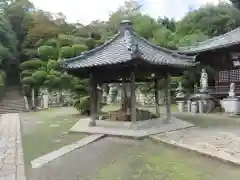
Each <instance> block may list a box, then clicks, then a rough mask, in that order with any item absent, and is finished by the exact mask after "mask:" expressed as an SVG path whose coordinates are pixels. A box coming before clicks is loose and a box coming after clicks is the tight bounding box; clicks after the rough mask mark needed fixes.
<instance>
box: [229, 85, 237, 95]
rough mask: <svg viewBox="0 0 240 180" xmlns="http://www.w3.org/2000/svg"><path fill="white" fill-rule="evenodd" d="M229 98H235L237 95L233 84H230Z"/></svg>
mask: <svg viewBox="0 0 240 180" xmlns="http://www.w3.org/2000/svg"><path fill="white" fill-rule="evenodd" d="M228 96H229V97H235V96H236V93H235V83H231V84H230V90H229V92H228Z"/></svg>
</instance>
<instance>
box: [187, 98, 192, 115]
mask: <svg viewBox="0 0 240 180" xmlns="http://www.w3.org/2000/svg"><path fill="white" fill-rule="evenodd" d="M187 108H188V112H189V113H190V112H191V100H188V101H187Z"/></svg>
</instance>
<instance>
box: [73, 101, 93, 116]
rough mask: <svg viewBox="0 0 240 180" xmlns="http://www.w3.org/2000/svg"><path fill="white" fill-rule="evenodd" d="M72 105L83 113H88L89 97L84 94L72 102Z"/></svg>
mask: <svg viewBox="0 0 240 180" xmlns="http://www.w3.org/2000/svg"><path fill="white" fill-rule="evenodd" d="M74 107H75V108H76V109H77V110H78V111H79V112H80V113H81V114H83V115H90V97H89V96H85V97H82V98H80V99H78V100H77V101H75V103H74Z"/></svg>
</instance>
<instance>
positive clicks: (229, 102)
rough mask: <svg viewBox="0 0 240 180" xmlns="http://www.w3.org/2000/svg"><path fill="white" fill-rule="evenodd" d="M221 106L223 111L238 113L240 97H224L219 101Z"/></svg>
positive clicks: (239, 111) (239, 110) (239, 112)
mask: <svg viewBox="0 0 240 180" xmlns="http://www.w3.org/2000/svg"><path fill="white" fill-rule="evenodd" d="M221 106H222V108H223V109H224V111H225V112H227V113H231V114H232V115H239V114H240V98H239V97H235V98H230V97H229V98H225V99H223V100H222V101H221Z"/></svg>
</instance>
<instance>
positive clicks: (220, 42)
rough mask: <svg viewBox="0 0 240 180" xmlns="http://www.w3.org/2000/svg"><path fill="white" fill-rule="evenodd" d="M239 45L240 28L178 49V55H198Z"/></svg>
mask: <svg viewBox="0 0 240 180" xmlns="http://www.w3.org/2000/svg"><path fill="white" fill-rule="evenodd" d="M236 44H240V27H239V28H237V29H234V30H232V31H229V32H228V33H225V34H223V35H220V36H216V37H213V38H210V39H207V40H205V41H202V42H199V43H196V44H195V45H193V46H187V47H180V48H179V51H178V52H179V53H186V54H188V53H189V54H190V53H199V52H204V51H211V50H216V49H221V48H226V47H230V46H232V45H236Z"/></svg>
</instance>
